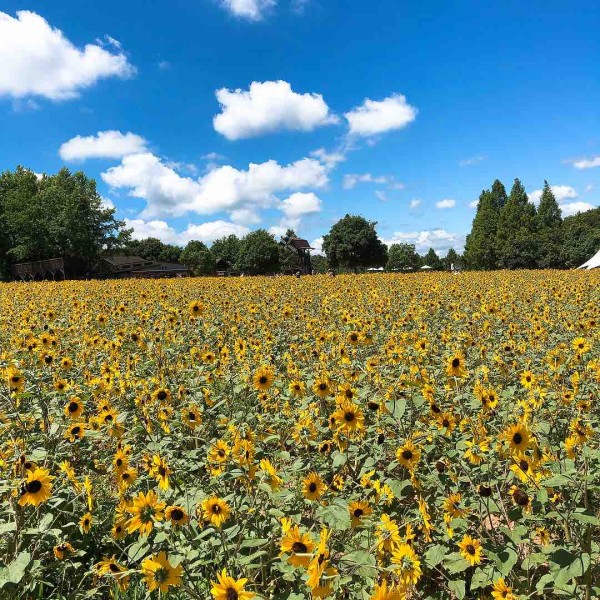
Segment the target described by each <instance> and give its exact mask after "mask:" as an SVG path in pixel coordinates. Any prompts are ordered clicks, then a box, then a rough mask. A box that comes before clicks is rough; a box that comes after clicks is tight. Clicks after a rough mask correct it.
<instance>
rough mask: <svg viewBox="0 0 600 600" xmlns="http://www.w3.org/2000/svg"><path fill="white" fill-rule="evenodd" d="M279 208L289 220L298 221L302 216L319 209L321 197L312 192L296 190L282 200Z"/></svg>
mask: <svg viewBox="0 0 600 600" xmlns="http://www.w3.org/2000/svg"><path fill="white" fill-rule="evenodd" d="M279 209H280V210H281V212H283V214H284V215H285V216H286V217H287V218H288V219H289V220H290V221H299V220H300V219H301V218H302V217H303V216H305V215H310V214H312V213H317V212H320V211H321V199H320V198H319V197H318V196H317V195H316V194H314V193H313V192H309V193H302V192H296V193H295V194H292V195H291V196H290V197H289V198H286V199H285V200H283V202H282V203H281V205H280V206H279Z"/></svg>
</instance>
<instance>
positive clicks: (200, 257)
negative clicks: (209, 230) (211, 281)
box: [180, 240, 215, 275]
mask: <svg viewBox="0 0 600 600" xmlns="http://www.w3.org/2000/svg"><path fill="white" fill-rule="evenodd" d="M180 260H181V262H182V263H183V264H184V265H185V266H186V267H187V268H188V269H191V270H192V271H193V272H194V275H212V274H213V273H214V272H215V258H214V256H213V254H212V252H211V251H210V250H209V249H208V248H207V247H206V244H204V243H203V242H199V241H197V240H192V241H191V242H188V245H187V246H186V247H185V248H184V249H183V252H182V253H181V257H180Z"/></svg>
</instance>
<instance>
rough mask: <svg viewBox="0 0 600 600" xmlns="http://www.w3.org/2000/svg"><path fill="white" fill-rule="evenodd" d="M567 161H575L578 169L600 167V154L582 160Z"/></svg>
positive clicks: (574, 163)
mask: <svg viewBox="0 0 600 600" xmlns="http://www.w3.org/2000/svg"><path fill="white" fill-rule="evenodd" d="M567 162H571V163H573V166H574V167H575V168H576V169H593V168H595V167H600V156H594V158H582V159H580V160H570V161H567Z"/></svg>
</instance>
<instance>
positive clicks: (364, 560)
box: [342, 550, 377, 578]
mask: <svg viewBox="0 0 600 600" xmlns="http://www.w3.org/2000/svg"><path fill="white" fill-rule="evenodd" d="M342 560H343V561H344V562H349V563H351V568H352V569H356V571H355V572H356V574H357V575H360V576H361V577H371V578H373V577H374V576H375V574H376V573H377V562H376V560H375V555H374V554H373V553H372V552H364V551H363V550H356V551H355V552H350V554H346V556H344V557H343V559H342ZM357 565H360V566H359V567H357Z"/></svg>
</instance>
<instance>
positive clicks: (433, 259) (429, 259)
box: [422, 248, 444, 271]
mask: <svg viewBox="0 0 600 600" xmlns="http://www.w3.org/2000/svg"><path fill="white" fill-rule="evenodd" d="M422 262H423V265H427V266H429V267H431V268H432V269H433V270H434V271H441V270H442V269H443V268H444V265H443V264H442V261H441V259H440V257H439V256H438V255H437V254H436V252H435V250H434V249H433V248H429V250H428V252H427V254H426V255H425V256H424V257H423V261H422Z"/></svg>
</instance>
